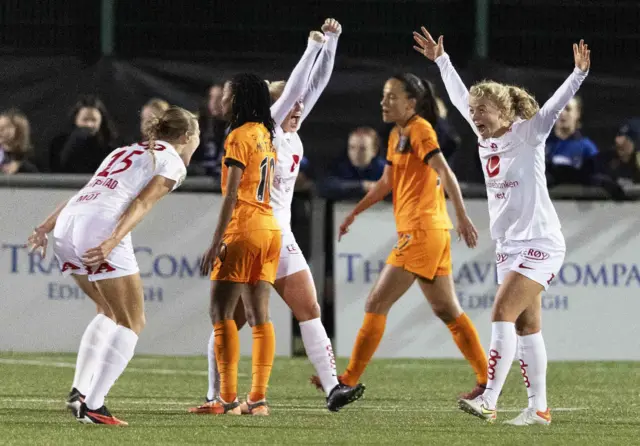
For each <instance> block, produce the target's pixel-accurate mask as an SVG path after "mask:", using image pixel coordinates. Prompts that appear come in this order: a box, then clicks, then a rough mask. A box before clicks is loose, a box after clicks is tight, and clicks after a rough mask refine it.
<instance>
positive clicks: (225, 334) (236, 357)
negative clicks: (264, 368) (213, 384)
mask: <svg viewBox="0 0 640 446" xmlns="http://www.w3.org/2000/svg"><path fill="white" fill-rule="evenodd" d="M213 332H214V349H215V352H216V362H217V364H218V371H219V372H220V397H221V398H222V399H223V400H224V401H225V402H227V403H231V402H233V401H235V400H236V397H237V396H238V362H239V361H240V337H239V336H238V327H236V323H235V322H234V320H233V319H226V320H224V321H222V322H218V323H216V324H214V325H213Z"/></svg>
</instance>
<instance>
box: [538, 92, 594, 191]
mask: <svg viewBox="0 0 640 446" xmlns="http://www.w3.org/2000/svg"><path fill="white" fill-rule="evenodd" d="M581 118H582V99H580V97H579V96H574V97H573V99H571V101H569V103H568V104H567V106H566V107H565V108H564V110H562V112H561V113H560V116H559V117H558V120H557V121H556V124H555V126H554V128H553V132H551V134H550V135H549V137H548V138H547V145H546V152H547V157H546V158H547V184H548V185H549V186H550V187H552V186H553V185H555V184H562V183H564V184H588V183H589V181H590V179H591V177H592V176H593V173H594V168H595V157H596V155H597V154H598V148H597V147H596V145H595V144H594V143H593V141H591V140H590V139H589V138H587V137H585V136H583V135H582V133H581V132H580V130H579V129H580V127H581V122H580V120H581Z"/></svg>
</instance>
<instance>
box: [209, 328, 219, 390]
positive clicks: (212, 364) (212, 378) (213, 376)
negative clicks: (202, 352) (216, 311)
mask: <svg viewBox="0 0 640 446" xmlns="http://www.w3.org/2000/svg"><path fill="white" fill-rule="evenodd" d="M214 343H215V332H214V331H213V330H212V331H211V336H210V337H209V345H208V346H207V359H208V360H209V390H207V399H208V400H209V401H211V400H212V399H213V398H214V397H216V396H218V395H220V373H218V363H217V362H216V352H215V349H214Z"/></svg>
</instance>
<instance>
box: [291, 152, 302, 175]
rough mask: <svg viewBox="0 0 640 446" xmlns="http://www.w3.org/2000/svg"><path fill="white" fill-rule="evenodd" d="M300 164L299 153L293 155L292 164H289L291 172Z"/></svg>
mask: <svg viewBox="0 0 640 446" xmlns="http://www.w3.org/2000/svg"><path fill="white" fill-rule="evenodd" d="M298 164H300V155H293V164H291V173H293V172H294V171H295V170H296V166H297V165H298Z"/></svg>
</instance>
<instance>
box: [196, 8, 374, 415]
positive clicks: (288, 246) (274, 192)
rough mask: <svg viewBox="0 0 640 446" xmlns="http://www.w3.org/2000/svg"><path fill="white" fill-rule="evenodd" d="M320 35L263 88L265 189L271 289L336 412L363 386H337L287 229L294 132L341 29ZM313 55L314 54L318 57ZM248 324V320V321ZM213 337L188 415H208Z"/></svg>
mask: <svg viewBox="0 0 640 446" xmlns="http://www.w3.org/2000/svg"><path fill="white" fill-rule="evenodd" d="M322 31H323V33H324V36H323V35H322V33H319V32H317V31H314V32H312V33H311V36H310V38H309V42H308V46H307V49H306V51H305V53H304V54H303V56H302V58H301V59H300V61H299V62H298V64H297V65H296V67H295V68H294V70H293V71H292V73H291V76H290V77H289V80H288V81H287V82H283V81H279V82H273V83H270V84H269V90H270V93H271V97H272V100H274V103H273V105H272V106H271V116H272V117H273V119H274V121H275V123H276V135H275V138H274V146H275V147H276V151H277V160H276V166H275V175H274V181H273V187H272V189H271V206H272V208H273V211H274V215H275V217H276V219H277V220H278V222H279V224H280V227H281V230H282V248H281V251H280V261H279V264H278V271H277V274H276V281H275V283H274V288H275V289H276V291H277V292H278V294H279V295H280V296H281V297H282V299H283V300H284V301H285V303H286V304H287V305H288V306H289V307H290V308H291V310H292V312H293V315H294V316H295V318H296V319H297V320H298V322H299V323H300V332H301V334H302V341H303V343H304V347H305V350H306V352H307V356H308V357H309V360H310V361H311V362H312V363H313V365H314V367H315V369H316V372H317V374H318V376H319V379H320V381H321V386H322V388H323V390H324V391H325V393H326V395H327V408H328V409H329V410H331V411H338V410H339V409H340V408H341V407H343V406H344V405H346V404H348V403H351V402H353V401H355V400H357V399H358V398H360V397H361V396H362V393H363V391H364V386H362V385H361V384H358V385H357V386H355V387H349V386H345V385H342V384H341V383H339V382H338V377H337V373H336V365H335V358H334V355H333V348H332V346H331V340H330V339H329V337H328V336H327V332H326V330H325V328H324V326H323V325H322V321H321V319H320V308H319V306H318V301H317V297H316V290H315V286H314V284H313V278H312V277H311V272H310V271H309V265H308V264H307V261H306V259H305V257H304V255H303V254H302V252H301V251H300V248H299V247H298V244H297V242H296V240H295V237H294V235H293V232H292V231H291V201H292V200H293V192H294V186H295V183H296V179H297V177H298V173H299V170H300V162H301V161H302V158H303V155H304V153H303V147H302V141H301V140H300V136H298V133H297V132H298V129H299V128H300V125H301V123H302V121H303V120H304V119H305V118H306V117H307V116H308V114H309V112H310V111H311V109H312V108H313V106H314V105H315V103H316V102H317V100H318V98H319V97H320V94H321V93H322V91H323V90H324V88H325V87H326V86H327V84H328V83H329V79H330V77H331V73H332V71H333V64H334V60H335V54H336V49H337V45H338V38H339V36H340V33H341V31H342V28H341V26H340V24H339V23H338V22H337V21H336V20H334V19H327V20H326V21H325V23H324V25H323V26H322ZM318 53H319V54H318ZM242 310H243V309H242V306H239V307H238V309H237V310H236V317H235V320H236V324H237V325H238V328H240V327H241V326H242V325H244V323H245V322H246V318H245V315H244V311H242ZM249 324H250V325H251V320H249ZM213 339H214V335H213V333H212V334H211V337H210V339H209V346H208V350H207V353H208V357H209V390H208V392H207V401H206V402H205V404H203V405H202V406H199V407H194V408H192V409H190V412H191V413H199V414H206V413H211V410H212V407H213V404H214V402H215V400H216V399H217V398H218V393H219V379H218V374H217V365H216V360H215V356H214V349H213V342H214V341H213Z"/></svg>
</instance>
